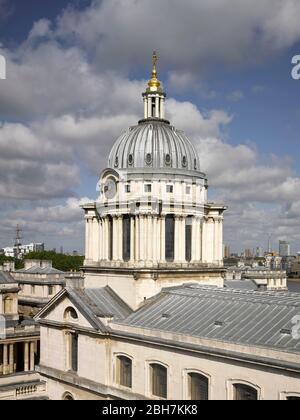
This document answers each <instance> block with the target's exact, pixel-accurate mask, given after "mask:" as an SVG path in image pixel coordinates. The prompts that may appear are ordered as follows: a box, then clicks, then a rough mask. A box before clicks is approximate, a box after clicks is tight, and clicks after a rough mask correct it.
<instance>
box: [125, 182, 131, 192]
mask: <svg viewBox="0 0 300 420" xmlns="http://www.w3.org/2000/svg"><path fill="white" fill-rule="evenodd" d="M125 192H126V193H130V184H126V185H125Z"/></svg>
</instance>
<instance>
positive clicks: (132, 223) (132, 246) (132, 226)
mask: <svg viewBox="0 0 300 420" xmlns="http://www.w3.org/2000/svg"><path fill="white" fill-rule="evenodd" d="M134 231H135V220H134V217H133V216H131V217H130V261H134V259H135V252H134V249H135V237H134Z"/></svg>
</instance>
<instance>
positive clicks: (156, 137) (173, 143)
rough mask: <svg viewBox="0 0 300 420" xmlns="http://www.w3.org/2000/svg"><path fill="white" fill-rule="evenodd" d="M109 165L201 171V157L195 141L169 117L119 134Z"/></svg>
mask: <svg viewBox="0 0 300 420" xmlns="http://www.w3.org/2000/svg"><path fill="white" fill-rule="evenodd" d="M168 159H169V160H168ZM108 167H110V168H115V169H129V168H152V169H161V168H166V169H182V170H189V171H197V172H199V171H200V161H199V156H198V154H197V152H196V150H195V148H194V146H193V144H192V143H191V142H190V140H189V139H188V138H187V137H186V136H185V134H184V133H183V132H182V131H179V130H177V129H175V128H174V127H173V126H170V124H169V122H168V121H166V120H159V119H147V120H142V121H140V122H139V124H138V125H136V126H134V127H130V128H129V129H128V130H126V131H125V132H124V133H123V134H122V135H121V136H120V137H119V138H118V140H117V141H116V143H115V144H114V146H113V147H112V150H111V152H110V155H109V159H108Z"/></svg>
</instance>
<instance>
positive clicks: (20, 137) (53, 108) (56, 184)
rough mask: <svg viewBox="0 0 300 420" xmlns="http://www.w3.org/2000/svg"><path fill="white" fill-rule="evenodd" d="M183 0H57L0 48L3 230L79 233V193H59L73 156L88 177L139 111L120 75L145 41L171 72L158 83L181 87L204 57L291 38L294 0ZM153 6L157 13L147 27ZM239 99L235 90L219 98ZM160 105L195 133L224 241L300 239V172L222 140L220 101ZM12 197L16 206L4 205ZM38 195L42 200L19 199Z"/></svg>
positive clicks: (263, 51) (72, 179) (245, 57)
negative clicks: (52, 10)
mask: <svg viewBox="0 0 300 420" xmlns="http://www.w3.org/2000/svg"><path fill="white" fill-rule="evenodd" d="M187 1H188V3H189V7H187V4H186V2H182V1H177V0H165V1H164V2H161V1H158V0H151V1H150V0H144V1H138V2H137V1H136V0H104V1H96V0H95V1H94V2H93V3H92V5H91V7H88V8H87V9H85V10H84V11H76V10H74V9H72V8H70V7H69V8H67V9H66V11H65V12H64V13H63V14H62V15H61V16H60V17H59V18H58V19H57V21H56V22H49V21H48V20H46V19H42V20H40V21H38V22H36V23H35V24H34V26H33V27H32V29H31V31H30V33H29V35H28V39H27V40H26V42H24V43H23V44H22V45H21V46H20V47H19V48H16V49H15V50H8V49H3V48H2V49H1V48H0V54H1V52H2V53H3V54H4V55H5V57H6V58H7V62H8V78H7V80H5V81H3V83H1V84H0V112H1V115H2V116H3V117H2V118H3V121H5V120H6V119H9V121H16V120H18V119H19V120H20V121H21V122H20V123H17V122H9V123H8V122H6V123H2V125H1V126H0V198H1V214H2V215H4V217H2V221H1V222H0V234H1V235H2V238H8V236H9V235H11V230H12V229H13V226H14V225H15V224H16V223H17V222H20V223H21V224H23V225H25V226H26V229H28V232H29V233H30V234H32V236H34V235H37V236H39V239H40V237H41V236H43V237H51V238H53V239H55V237H57V236H60V237H62V236H66V237H68V238H71V237H72V235H74V238H75V237H76V238H78V241H79V240H80V242H83V236H80V235H81V234H82V214H81V211H80V210H79V209H78V208H77V205H78V204H79V201H78V199H76V198H70V197H71V196H72V195H74V190H75V189H76V187H77V186H78V183H79V182H80V169H79V164H83V165H84V166H85V167H87V168H88V169H89V170H90V172H91V174H93V175H98V174H99V172H100V171H101V169H103V168H104V166H105V165H106V159H107V156H108V153H109V150H110V148H111V146H112V144H113V142H114V141H115V139H116V138H117V137H118V135H119V134H120V133H121V131H122V130H123V129H126V128H127V126H128V125H130V124H135V123H136V121H137V120H138V119H139V118H140V117H142V112H143V107H142V100H141V92H142V91H143V89H144V87H145V83H146V82H145V81H144V80H132V79H130V78H129V74H131V73H130V71H132V70H136V69H137V70H139V69H141V68H144V67H145V66H147V68H149V67H150V54H151V51H152V50H153V49H157V50H159V55H160V57H161V61H160V66H161V67H160V69H161V71H165V72H166V71H167V69H168V70H169V71H170V73H169V78H168V84H169V86H170V87H172V89H173V91H174V89H176V92H178V93H182V92H186V91H189V90H190V91H191V90H195V89H197V88H198V87H199V86H200V83H199V80H200V79H201V78H202V74H203V72H205V71H207V70H208V69H210V68H212V66H213V65H219V64H221V65H227V66H240V65H246V64H248V63H249V62H252V63H256V62H260V61H263V60H266V59H268V57H269V56H270V54H277V53H280V52H281V51H282V50H283V49H284V48H286V47H287V46H291V45H293V43H294V42H296V41H297V40H299V38H300V27H299V25H298V22H297V16H299V14H300V3H299V2H298V1H294V0H286V1H285V2H284V3H283V2H282V1H281V0H265V1H263V2H261V1H258V0H253V1H252V2H241V1H240V0H226V1H225V0H214V1H213V0H212V1H210V2H199V1H198V0H187ZM2 3H3V2H2V1H1V0H0V13H1V5H2ZM229 3H230V4H229ZM153 10H159V13H156V14H155V30H154V22H153V19H149V16H152V15H153ZM232 10H234V13H232ZM216 28H218V29H217V30H216ZM236 34H239V36H237V35H236ZM61 41H63V42H61ZM134 74H137V73H134ZM198 84H199V86H198ZM200 87H201V88H203V85H201V86H200ZM261 90H262V88H261V87H253V92H254V93H259V92H260V91H261ZM209 95H212V96H215V95H216V92H210V93H209ZM242 97H243V92H241V91H238V90H236V91H233V92H231V94H230V95H229V99H230V100H240V99H242ZM166 110H167V117H168V118H169V119H170V120H171V122H172V123H173V124H174V125H175V126H176V127H177V128H179V129H183V130H184V131H185V132H186V134H187V135H188V136H190V137H191V138H192V139H193V141H194V142H195V144H196V146H197V148H198V151H199V153H200V158H201V165H202V170H204V171H206V172H207V174H208V177H209V184H210V185H211V186H212V187H213V191H212V193H213V194H214V196H215V197H216V198H218V199H220V200H222V201H224V202H225V203H227V204H228V205H229V211H228V215H227V217H226V222H225V229H226V230H225V232H226V235H227V238H229V240H231V241H232V242H234V241H236V242H238V243H241V242H243V243H244V244H248V245H249V244H253V246H254V245H255V244H257V243H258V242H259V241H263V238H264V236H265V235H266V232H272V233H273V234H274V237H276V238H279V237H281V238H282V237H283V236H285V235H287V236H290V237H291V238H292V239H293V240H295V241H297V240H299V241H300V238H299V234H297V232H295V229H294V226H295V225H297V223H298V224H299V223H300V218H299V216H298V214H299V209H300V196H299V194H300V193H299V192H300V180H299V177H298V176H297V175H295V174H294V172H293V170H292V163H291V162H290V161H288V160H286V159H284V158H277V159H275V158H274V157H273V156H265V157H263V158H262V157H261V156H260V154H259V152H258V151H257V150H256V149H255V147H254V146H249V145H242V144H239V145H235V146H233V145H231V144H229V143H228V142H226V141H225V140H224V137H225V136H224V130H225V129H226V126H227V125H228V124H230V123H231V121H232V119H233V116H232V115H229V114H228V112H226V111H224V110H216V109H215V110H210V111H201V112H200V111H199V109H198V108H197V107H196V106H195V105H194V104H192V103H191V102H188V101H184V102H180V101H176V100H175V99H172V98H170V99H168V101H167V108H166ZM252 140H253V141H255V139H252ZM58 198H60V199H61V200H60V202H59V204H57V203H55V204H53V201H54V200H57V199H58ZM12 199H15V200H16V201H15V203H16V206H17V207H18V210H17V211H12V210H11V209H10V210H9V211H7V209H5V203H4V202H5V200H7V202H8V201H9V200H12ZM41 199H44V200H49V202H48V203H47V204H45V203H43V204H40V203H39V204H37V205H34V204H33V203H31V205H28V200H36V201H38V200H41ZM51 199H52V201H51ZM10 202H11V201H10ZM78 232H80V235H79V233H78ZM78 235H79V236H80V239H79V236H78ZM297 238H298V239H297ZM71 246H72V245H71Z"/></svg>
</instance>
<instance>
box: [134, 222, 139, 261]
mask: <svg viewBox="0 0 300 420" xmlns="http://www.w3.org/2000/svg"><path fill="white" fill-rule="evenodd" d="M134 241H135V255H134V259H135V261H136V262H137V261H139V260H140V216H138V215H136V216H135V235H134Z"/></svg>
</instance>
